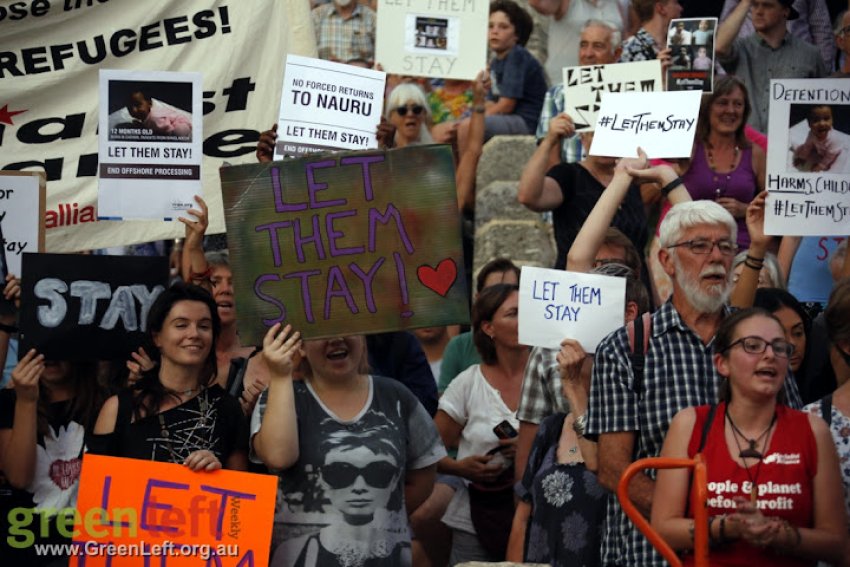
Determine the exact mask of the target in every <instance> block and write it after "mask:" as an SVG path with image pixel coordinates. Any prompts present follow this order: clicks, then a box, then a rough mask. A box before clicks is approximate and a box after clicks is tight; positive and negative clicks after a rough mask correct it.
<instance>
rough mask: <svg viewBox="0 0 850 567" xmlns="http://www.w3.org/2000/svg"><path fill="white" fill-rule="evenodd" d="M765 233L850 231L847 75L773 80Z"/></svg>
mask: <svg viewBox="0 0 850 567" xmlns="http://www.w3.org/2000/svg"><path fill="white" fill-rule="evenodd" d="M769 129H770V136H771V141H770V144H769V145H768V148H767V190H768V192H769V194H768V197H767V203H766V207H767V209H766V214H765V218H764V230H765V233H766V234H774V235H782V234H792V235H800V236H830V235H835V236H846V235H847V234H850V199H848V194H850V178H848V174H850V85H848V81H847V79H777V80H772V81H771V82H770V119H769Z"/></svg>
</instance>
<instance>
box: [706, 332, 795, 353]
mask: <svg viewBox="0 0 850 567" xmlns="http://www.w3.org/2000/svg"><path fill="white" fill-rule="evenodd" d="M737 345H741V348H743V349H744V352H746V353H749V354H764V351H766V350H767V345H770V348H772V349H773V354H774V355H776V356H778V357H780V358H788V357H790V356H791V355H792V354H794V345H792V344H791V343H789V342H788V341H783V340H782V339H774V340H772V341H770V342H768V341H766V340H764V339H763V338H761V337H743V338H740V339H738V340H737V341H735V342H734V343H732V344H731V345H729V346H728V347H726V349H725V350H724V351H723V352H726V351H727V350H730V349H731V348H732V347H734V346H737Z"/></svg>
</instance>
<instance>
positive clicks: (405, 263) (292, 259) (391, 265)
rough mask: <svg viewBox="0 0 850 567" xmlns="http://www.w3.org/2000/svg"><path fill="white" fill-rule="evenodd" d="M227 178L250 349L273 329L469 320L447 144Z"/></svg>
mask: <svg viewBox="0 0 850 567" xmlns="http://www.w3.org/2000/svg"><path fill="white" fill-rule="evenodd" d="M221 180H222V194H223V196H224V200H225V205H226V206H225V211H226V213H225V214H226V220H227V239H228V242H229V245H230V251H231V262H232V263H233V274H234V283H233V286H234V289H235V292H236V304H237V306H238V307H239V313H240V316H239V321H240V322H239V336H240V337H241V339H242V341H243V342H245V343H246V344H259V343H260V342H262V337H263V335H264V333H265V329H264V328H263V327H264V326H266V327H270V326H272V325H274V324H275V323H277V322H284V323H291V324H292V325H293V326H294V327H295V328H296V329H298V330H299V331H301V334H302V336H303V337H304V338H319V337H328V336H338V335H345V334H352V333H370V332H371V333H378V332H386V331H395V330H402V329H410V328H415V327H427V326H441V325H449V324H454V323H462V322H465V321H468V317H469V311H468V304H467V299H466V285H465V278H464V275H463V251H462V248H461V241H460V221H459V218H458V212H457V197H456V190H455V184H454V165H453V162H452V155H451V149H450V148H449V147H448V146H415V147H407V148H402V149H398V150H390V151H385V152H380V151H375V152H349V153H338V154H333V155H328V154H325V155H317V156H310V157H305V158H301V159H295V160H284V161H280V162H271V163H268V164H259V165H245V166H236V167H228V168H222V169H221ZM258 322H262V325H260V324H258Z"/></svg>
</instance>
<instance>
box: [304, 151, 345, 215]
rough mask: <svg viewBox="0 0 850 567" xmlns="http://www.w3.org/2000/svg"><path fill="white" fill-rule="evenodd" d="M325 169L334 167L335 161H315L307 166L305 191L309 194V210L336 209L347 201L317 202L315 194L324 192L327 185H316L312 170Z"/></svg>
mask: <svg viewBox="0 0 850 567" xmlns="http://www.w3.org/2000/svg"><path fill="white" fill-rule="evenodd" d="M326 167H336V160H335V159H327V160H325V161H317V162H313V163H308V164H307V191H308V192H309V194H310V208H311V209H321V208H322V207H336V206H338V205H344V204H345V203H346V202H347V201H346V200H345V199H332V200H330V201H317V200H316V193H318V192H319V191H324V190H325V189H327V188H328V184H327V183H318V182H317V181H316V180H315V178H314V174H313V170H314V169H321V168H326Z"/></svg>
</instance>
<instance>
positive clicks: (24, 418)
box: [0, 349, 44, 489]
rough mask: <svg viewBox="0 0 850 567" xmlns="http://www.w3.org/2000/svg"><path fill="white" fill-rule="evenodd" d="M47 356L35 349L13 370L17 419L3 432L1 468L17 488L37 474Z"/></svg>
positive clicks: (0, 450) (1, 438)
mask: <svg viewBox="0 0 850 567" xmlns="http://www.w3.org/2000/svg"><path fill="white" fill-rule="evenodd" d="M43 371H44V356H43V355H41V354H38V353H37V352H36V351H35V349H31V350H30V351H29V352H28V353H27V354H26V355H24V357H23V358H22V359H21V360H20V361H18V364H17V366H15V369H14V370H13V371H12V387H13V388H14V389H15V417H14V420H13V421H12V429H0V469H2V471H3V473H4V474H5V475H6V478H7V479H8V480H9V484H11V485H12V486H14V487H15V488H19V489H23V488H26V487H27V486H28V485H29V484H30V482H32V479H33V476H34V475H35V452H36V449H35V446H36V443H37V440H38V434H37V427H36V424H37V419H38V388H39V386H38V381H39V378H41V373H42V372H43Z"/></svg>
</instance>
